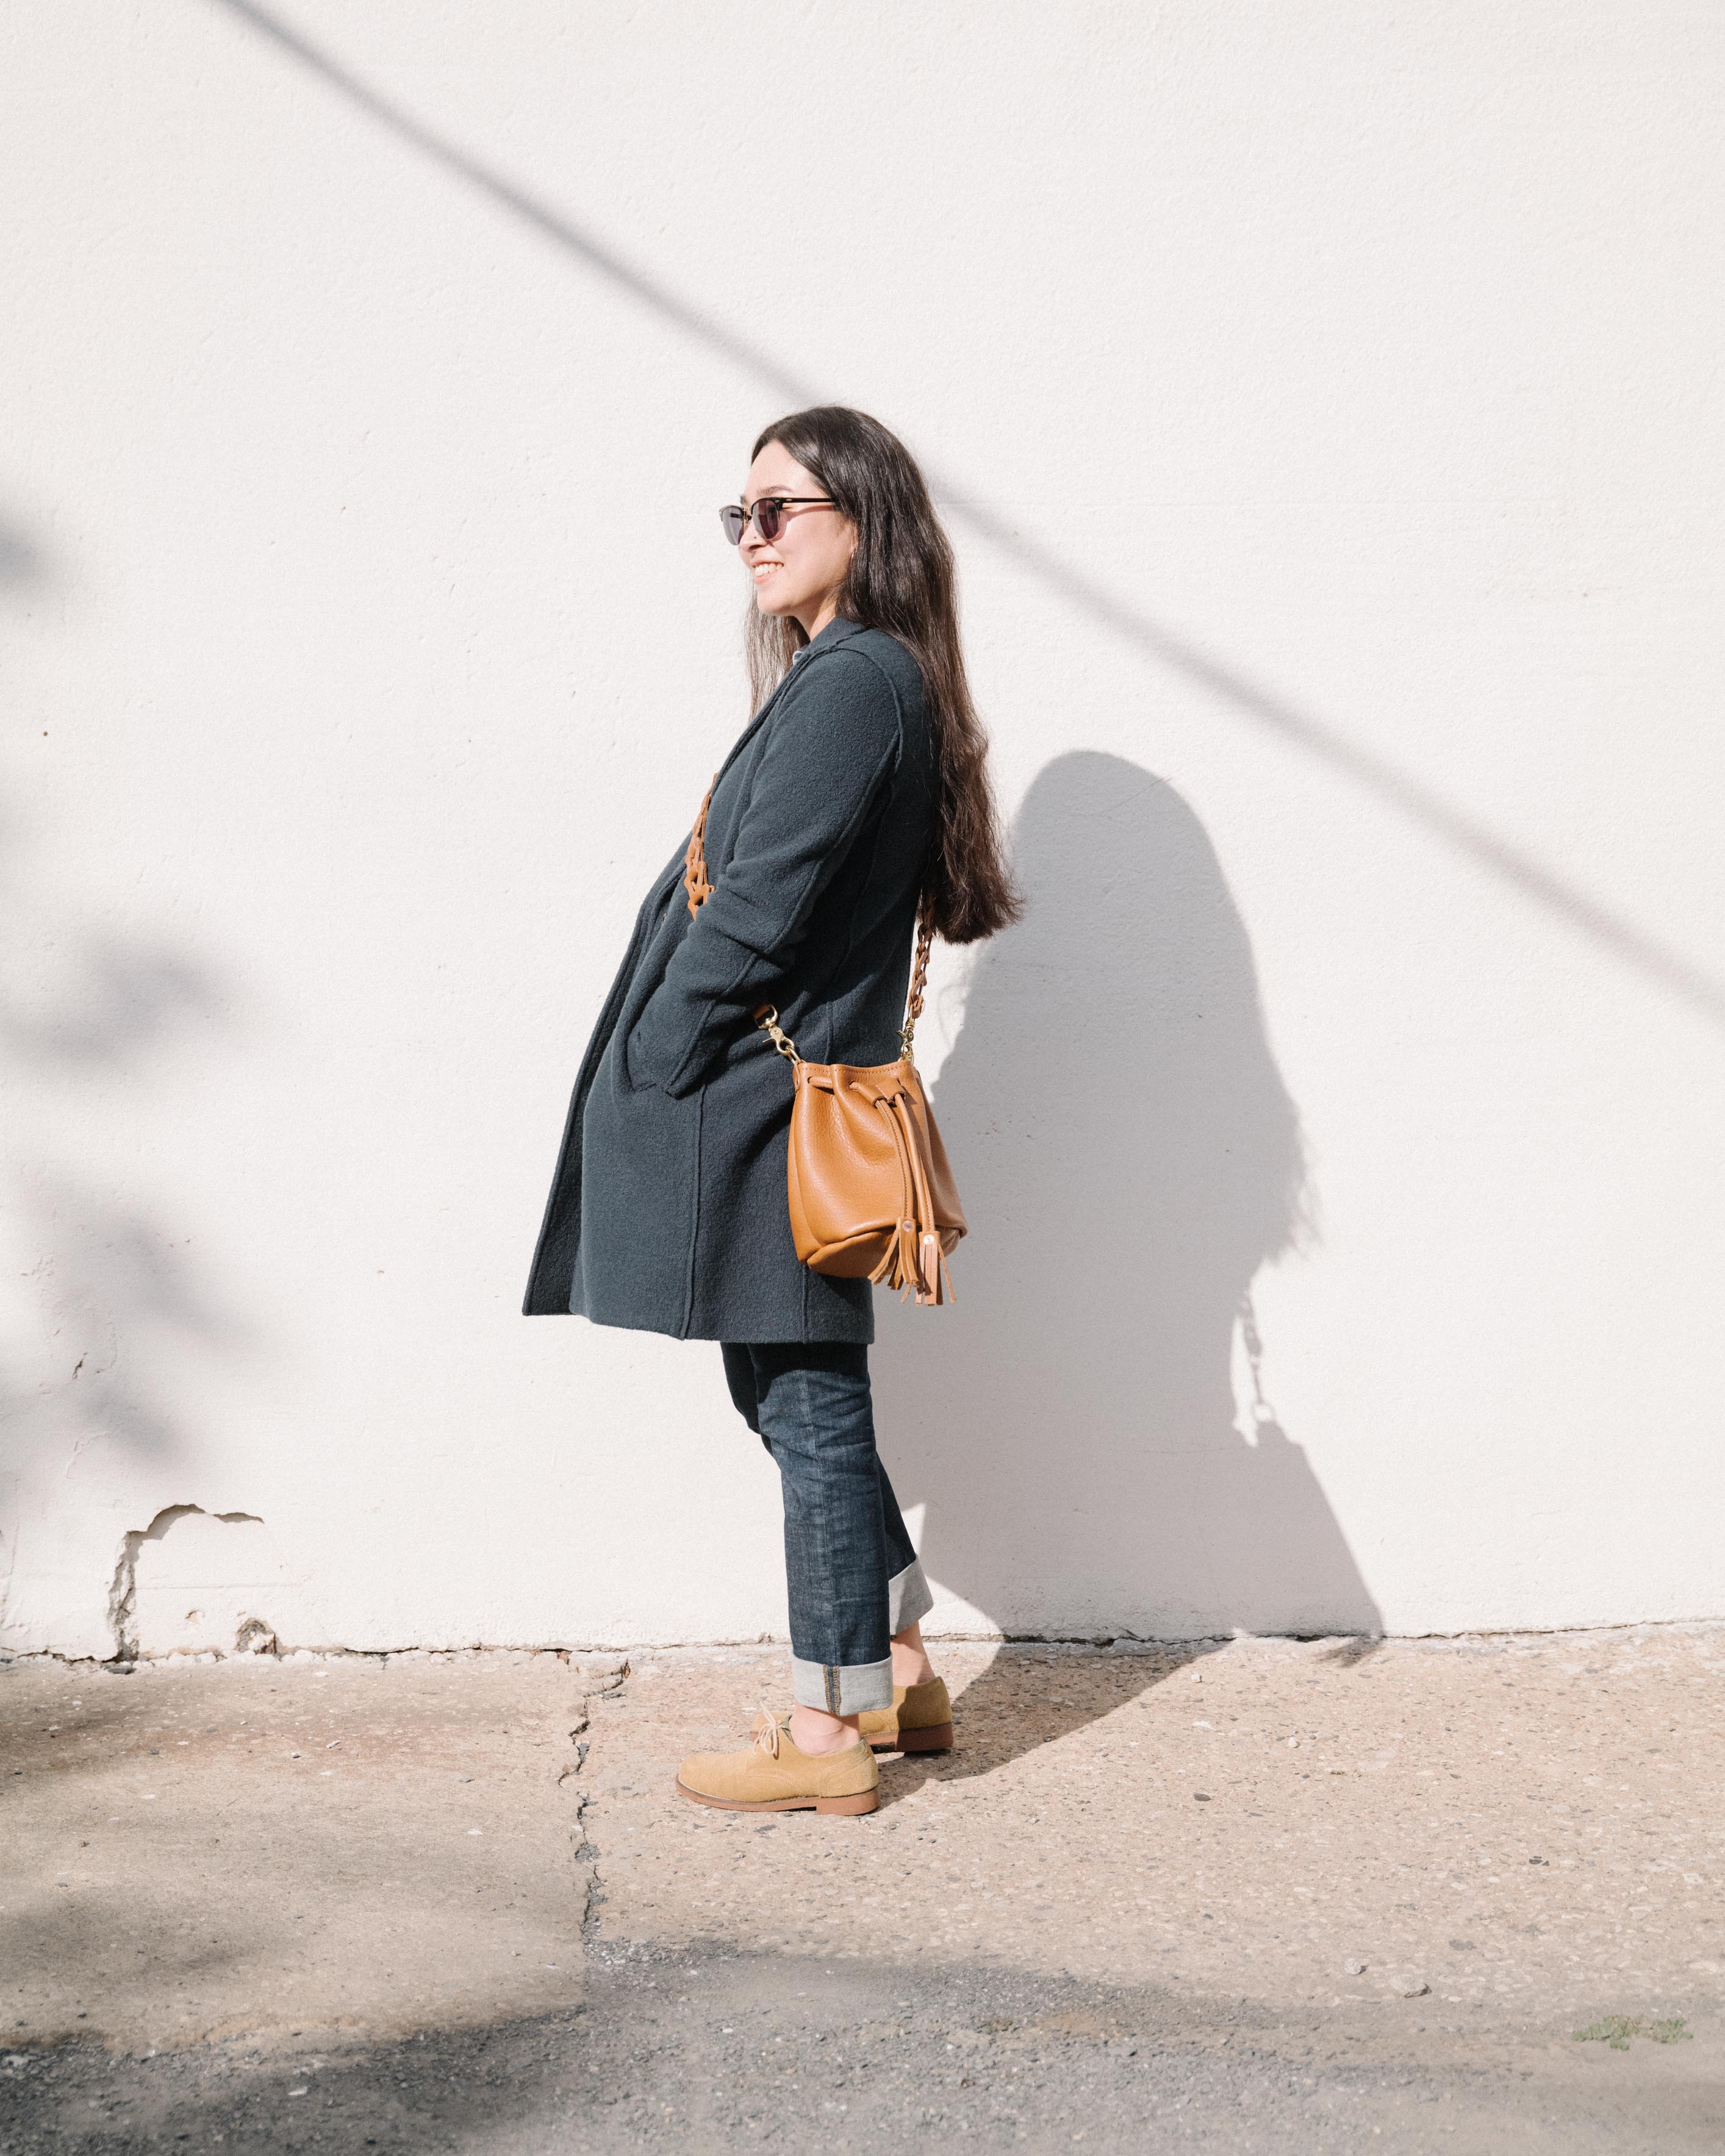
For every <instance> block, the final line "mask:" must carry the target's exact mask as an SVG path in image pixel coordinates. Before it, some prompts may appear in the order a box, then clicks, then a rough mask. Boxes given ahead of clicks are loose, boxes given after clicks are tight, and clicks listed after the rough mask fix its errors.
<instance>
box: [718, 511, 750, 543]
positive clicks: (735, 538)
mask: <svg viewBox="0 0 1725 2156" xmlns="http://www.w3.org/2000/svg"><path fill="white" fill-rule="evenodd" d="M719 521H720V523H721V524H722V525H723V526H724V527H725V536H726V538H727V539H728V540H729V541H730V542H731V543H732V546H733V547H737V546H740V545H741V544H742V535H743V533H744V532H745V531H747V529H748V524H749V516H748V511H747V510H746V509H739V508H738V507H737V504H736V503H735V502H734V501H732V502H727V503H726V506H725V507H724V508H723V509H721V511H719Z"/></svg>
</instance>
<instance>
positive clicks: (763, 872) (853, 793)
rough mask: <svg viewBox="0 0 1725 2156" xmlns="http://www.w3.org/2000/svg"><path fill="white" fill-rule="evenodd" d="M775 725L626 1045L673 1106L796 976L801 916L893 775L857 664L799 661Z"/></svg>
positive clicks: (881, 678)
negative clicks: (719, 857) (715, 869)
mask: <svg viewBox="0 0 1725 2156" xmlns="http://www.w3.org/2000/svg"><path fill="white" fill-rule="evenodd" d="M804 663H806V665H807V666H808V670H809V671H808V675H807V677H806V678H805V679H803V680H796V681H793V682H791V683H790V684H788V685H787V688H786V692H785V696H784V698H783V701H782V702H781V704H780V706H779V709H778V711H777V712H776V713H775V714H774V715H773V721H772V725H773V735H772V738H771V740H770V741H769V742H768V744H767V746H766V748H765V751H764V752H763V753H762V757H761V762H760V765H759V767H758V768H757V771H756V773H755V779H754V784H753V786H752V788H751V789H750V793H749V798H748V804H747V808H745V809H744V811H743V814H742V823H741V824H739V826H738V828H737V843H736V844H735V846H734V847H733V849H732V855H731V858H730V860H728V861H726V864H725V865H724V867H723V869H722V870H721V872H720V874H719V877H718V881H717V883H716V885H715V888H714V890H713V893H712V896H711V897H710V898H709V899H708V900H707V901H706V904H705V905H704V906H702V907H701V911H700V912H699V913H697V914H696V916H695V918H694V920H693V921H691V923H690V925H689V931H688V933H687V934H686V935H685V937H684V938H683V940H682V942H680V944H679V945H678V946H677V948H676V950H675V952H673V953H672V955H671V959H670V964H669V965H668V966H667V967H666V968H665V978H664V979H663V980H662V981H661V982H660V984H659V986H658V987H657V988H655V990H654V992H653V993H652V995H651V996H650V997H649V998H648V1000H647V1004H646V1008H645V1009H644V1010H643V1012H642V1013H641V1016H640V1019H639V1022H638V1024H636V1026H635V1029H634V1032H633V1033H632V1034H630V1035H629V1041H628V1044H627V1046H628V1055H629V1072H630V1075H631V1076H632V1077H634V1079H635V1080H636V1081H638V1082H639V1083H644V1084H646V1085H651V1086H659V1087H660V1088H661V1089H662V1090H663V1091H665V1092H667V1093H670V1094H671V1095H673V1096H675V1097H678V1098H680V1097H681V1096H683V1095H685V1094H686V1093H692V1092H693V1091H695V1089H696V1086H699V1085H700V1084H701V1081H702V1079H703V1078H704V1077H705V1076H706V1072H707V1070H708V1069H709V1068H710V1067H711V1064H712V1061H713V1060H714V1058H715V1057H716V1055H718V1054H719V1052H720V1051H721V1050H722V1049H723V1047H724V1046H725V1045H726V1042H727V1041H729V1040H731V1039H734V1038H735V1037H736V1034H737V1031H738V1030H739V1029H740V1027H741V1026H742V1025H743V1024H746V1023H747V1020H748V1018H749V1016H750V1014H751V1013H752V1010H753V1009H754V1008H755V1006H756V1005H757V1004H759V1003H761V1002H762V1001H763V1000H770V998H769V997H768V993H767V992H768V989H769V988H772V987H773V985H774V984H776V983H782V982H783V978H784V977H785V975H786V973H788V972H789V971H790V970H791V969H792V968H793V966H794V964H795V962H796V957H797V952H798V947H799V946H800V944H801V942H802V941H803V936H804V934H805V933H806V932H807V928H808V924H809V914H810V913H811V912H812V911H813V910H814V902H815V901H816V900H817V899H818V898H819V896H820V894H821V892H822V891H824V889H825V888H826V886H827V885H828V884H829V882H830V881H831V880H832V878H833V876H834V875H835V874H836V873H837V871H838V869H839V865H840V863H841V862H842V861H843V860H844V859H845V855H846V853H847V852H848V851H849V850H850V844H851V842H852V840H853V839H855V835H856V833H857V831H858V829H859V828H860V825H861V824H862V822H863V820H864V819H865V816H866V815H867V814H868V811H869V808H870V803H872V802H873V801H874V800H875V797H876V796H877V794H878V793H879V792H880V788H882V787H883V786H885V785H886V784H887V783H889V781H890V780H891V776H892V772H893V768H894V766H895V765H896V762H897V759H898V754H899V746H900V722H899V708H898V698H897V696H896V694H895V693H894V690H893V688H892V685H891V682H890V681H889V680H887V679H886V675H884V674H883V673H882V672H881V671H880V669H879V668H878V667H877V666H875V664H874V662H873V661H872V660H870V659H867V658H865V657H864V656H863V654H861V653H860V652H850V651H846V650H845V649H843V648H842V647H841V648H840V649H837V650H834V651H829V652H823V653H821V654H819V655H818V656H817V657H815V658H814V659H811V660H808V661H807V662H804Z"/></svg>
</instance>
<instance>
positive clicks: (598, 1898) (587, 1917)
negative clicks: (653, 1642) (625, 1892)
mask: <svg viewBox="0 0 1725 2156" xmlns="http://www.w3.org/2000/svg"><path fill="white" fill-rule="evenodd" d="M593 1661H594V1666H593V1667H591V1668H583V1670H582V1671H581V1676H582V1677H583V1680H584V1681H585V1682H586V1685H587V1689H586V1690H585V1691H583V1693H582V1696H581V1706H580V1708H579V1710H578V1715H577V1718H576V1721H575V1724H574V1726H573V1727H572V1729H571V1730H570V1732H569V1742H570V1743H572V1745H573V1746H574V1748H575V1759H574V1763H573V1764H572V1766H567V1767H565V1768H563V1770H562V1773H561V1774H559V1775H558V1776H557V1786H558V1787H559V1788H560V1789H561V1788H562V1785H563V1784H565V1783H567V1782H576V1783H577V1784H578V1786H577V1789H576V1792H575V1820H574V1827H573V1833H574V1836H575V1860H576V1862H577V1863H578V1864H583V1865H585V1866H586V1867H587V1869H586V1876H585V1877H584V1879H583V1881H582V1882H581V1884H582V1902H581V1945H582V1950H583V1953H592V1952H593V1949H594V1948H596V1947H597V1946H598V1936H599V1913H598V1912H599V1911H600V1909H601V1908H603V1906H604V1902H605V1893H604V1884H603V1881H602V1879H601V1878H600V1876H599V1866H598V1856H599V1850H598V1843H597V1842H595V1841H593V1840H592V1839H591V1838H590V1835H589V1834H588V1825H587V1812H588V1805H589V1804H592V1802H593V1799H592V1798H591V1797H589V1796H588V1794H587V1792H586V1790H585V1789H583V1788H582V1787H580V1786H579V1777H580V1775H581V1773H582V1771H583V1768H585V1767H586V1765H587V1760H588V1753H589V1752H590V1751H591V1750H592V1746H591V1745H590V1744H588V1743H585V1742H584V1741H583V1732H586V1731H587V1730H588V1729H590V1728H591V1727H592V1726H593V1715H592V1712H591V1708H592V1704H593V1701H594V1700H595V1699H598V1698H600V1697H603V1695H604V1694H606V1693H608V1692H615V1691H621V1690H622V1689H623V1686H624V1680H625V1679H626V1678H627V1677H628V1676H629V1661H628V1658H627V1657H626V1656H624V1655H614V1656H606V1657H603V1658H600V1657H594V1658H593ZM603 1661H611V1662H613V1663H614V1665H615V1666H614V1667H613V1668H609V1669H607V1668H605V1667H603Z"/></svg>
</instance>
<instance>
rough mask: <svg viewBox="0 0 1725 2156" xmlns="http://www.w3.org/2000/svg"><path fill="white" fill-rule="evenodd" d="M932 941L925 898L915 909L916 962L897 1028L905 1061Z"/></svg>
mask: <svg viewBox="0 0 1725 2156" xmlns="http://www.w3.org/2000/svg"><path fill="white" fill-rule="evenodd" d="M932 942H934V924H933V922H932V921H931V920H930V919H929V917H928V901H927V899H926V898H925V899H924V900H923V901H922V903H921V904H920V905H919V906H918V907H917V909H916V964H915V965H914V966H913V967H912V968H911V999H910V1002H909V1004H907V1005H906V1010H905V1022H904V1024H902V1025H901V1027H900V1028H899V1029H898V1038H899V1045H900V1046H901V1048H902V1049H903V1050H904V1051H905V1060H906V1062H907V1063H908V1062H911V1060H913V1059H914V1049H915V1043H916V1021H917V1019H919V1018H921V1017H922V991H923V989H924V988H926V987H927V985H928V952H929V947H930V945H931V944H932Z"/></svg>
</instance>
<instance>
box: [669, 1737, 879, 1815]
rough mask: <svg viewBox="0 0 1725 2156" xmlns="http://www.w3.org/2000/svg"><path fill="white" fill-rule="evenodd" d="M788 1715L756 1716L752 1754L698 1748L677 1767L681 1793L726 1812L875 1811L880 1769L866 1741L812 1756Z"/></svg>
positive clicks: (691, 1800)
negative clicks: (799, 1743)
mask: <svg viewBox="0 0 1725 2156" xmlns="http://www.w3.org/2000/svg"><path fill="white" fill-rule="evenodd" d="M788 1720H789V1717H788V1716H785V1715H773V1714H766V1713H762V1714H760V1715H757V1717H756V1718H755V1743H754V1748H753V1750H752V1751H749V1752H693V1753H691V1754H690V1755H689V1757H688V1758H686V1759H685V1761H684V1762H683V1763H682V1765H681V1766H680V1768H678V1769H677V1794H678V1795H679V1796H680V1797H687V1798H688V1799H689V1800H690V1802H691V1804H713V1805H716V1807H717V1808H718V1809H720V1810H721V1811H726V1812H797V1811H809V1810H814V1811H817V1812H871V1811H873V1810H874V1809H875V1806H876V1805H877V1804H879V1803H880V1768H878V1767H877V1766H876V1765H875V1755H874V1753H872V1752H871V1751H870V1748H869V1747H868V1745H867V1743H864V1742H859V1743H855V1744H852V1745H849V1746H847V1747H846V1748H845V1750H844V1751H842V1752H832V1753H827V1754H825V1755H824V1757H823V1758H818V1759H814V1758H810V1757H809V1754H808V1753H806V1752H799V1751H798V1749H797V1748H796V1746H795V1745H794V1744H793V1743H792V1742H791V1733H790V1731H789V1729H788V1727H787V1726H786V1724H787V1723H788Z"/></svg>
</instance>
